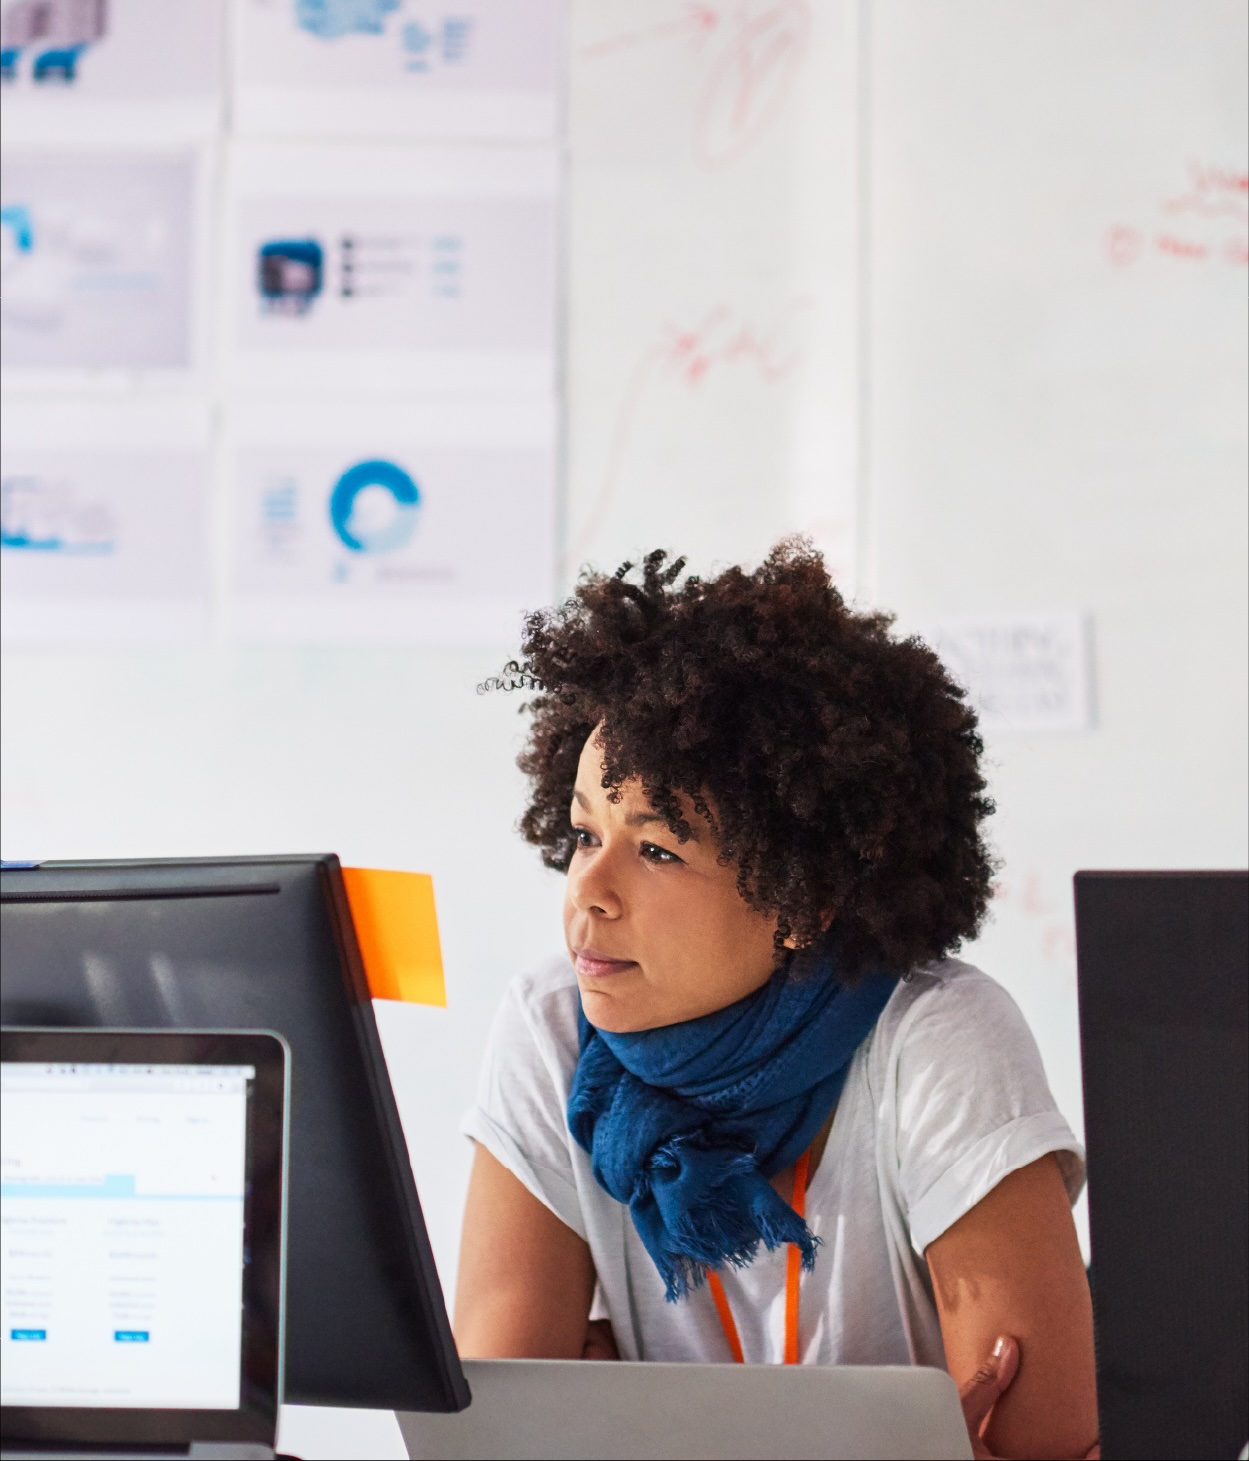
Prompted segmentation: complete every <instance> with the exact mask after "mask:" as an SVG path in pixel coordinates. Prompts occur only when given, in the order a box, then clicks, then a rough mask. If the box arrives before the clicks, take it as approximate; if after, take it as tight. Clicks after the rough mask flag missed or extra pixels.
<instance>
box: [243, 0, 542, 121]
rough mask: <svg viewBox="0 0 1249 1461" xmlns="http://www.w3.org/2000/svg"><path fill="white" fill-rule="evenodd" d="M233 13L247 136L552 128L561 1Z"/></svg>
mask: <svg viewBox="0 0 1249 1461" xmlns="http://www.w3.org/2000/svg"><path fill="white" fill-rule="evenodd" d="M235 14H236V16H237V48H236V56H235V76H236V94H235V117H236V121H237V125H238V127H239V129H240V131H242V132H245V133H246V132H249V131H250V132H260V133H265V134H266V135H270V136H275V135H277V136H282V135H285V136H301V135H304V136H307V135H322V136H325V135H333V136H339V137H351V136H356V137H361V136H374V137H375V136H392V137H425V138H430V139H436V138H453V137H454V138H464V139H476V140H482V141H491V140H499V141H503V140H512V141H519V140H527V141H533V140H542V139H551V138H554V136H555V134H556V127H557V121H558V114H559V108H558V89H559V84H560V70H561V64H562V41H563V36H562V30H563V4H562V0H464V3H439V0H432V3H431V0H237V3H236V7H235Z"/></svg>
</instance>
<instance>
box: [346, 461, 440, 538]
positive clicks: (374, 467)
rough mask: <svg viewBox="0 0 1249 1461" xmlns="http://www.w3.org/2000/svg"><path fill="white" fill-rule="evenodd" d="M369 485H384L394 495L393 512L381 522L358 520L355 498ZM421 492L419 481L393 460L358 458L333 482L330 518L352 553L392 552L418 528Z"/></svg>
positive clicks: (382, 486)
mask: <svg viewBox="0 0 1249 1461" xmlns="http://www.w3.org/2000/svg"><path fill="white" fill-rule="evenodd" d="M369 487H381V488H383V489H384V490H385V491H387V492H389V493H390V495H391V497H392V498H393V499H394V512H393V514H392V515H391V517H390V519H389V521H387V522H386V523H384V524H381V525H380V526H376V527H375V526H372V525H369V526H364V525H362V524H361V523H360V522H358V521H355V520H354V519H355V518H356V516H357V514H356V498H357V497H359V495H360V494H361V493H362V492H364V491H365V490H366V489H367V488H369ZM420 503H421V493H420V489H419V488H418V487H417V485H416V483H415V482H414V481H413V480H412V478H411V477H410V476H409V475H408V474H407V472H405V471H404V470H403V468H402V467H397V466H396V465H395V464H394V462H383V461H371V462H357V463H356V465H355V466H354V467H349V468H348V469H347V470H346V471H345V472H344V473H343V475H342V476H341V477H340V478H339V479H338V481H337V482H336V483H335V484H334V490H333V492H331V493H330V522H331V523H332V524H333V527H334V531H335V532H336V533H337V534H338V536H339V538H340V539H341V541H342V542H343V543H345V544H346V546H347V547H348V548H350V549H351V551H352V552H353V553H393V552H394V551H395V549H396V548H402V547H403V546H404V544H406V543H407V542H409V541H410V540H411V537H412V534H413V533H414V532H415V531H416V517H417V509H418V508H419V507H420Z"/></svg>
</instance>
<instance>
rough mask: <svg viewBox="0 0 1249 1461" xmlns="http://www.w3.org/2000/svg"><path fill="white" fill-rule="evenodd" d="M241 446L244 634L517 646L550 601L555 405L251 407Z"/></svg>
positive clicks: (238, 545)
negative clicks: (526, 622) (531, 616)
mask: <svg viewBox="0 0 1249 1461" xmlns="http://www.w3.org/2000/svg"><path fill="white" fill-rule="evenodd" d="M314 417H315V419H314ZM234 437H235V439H234V441H233V443H232V448H231V452H230V459H229V470H230V475H231V479H232V498H233V501H232V519H233V524H232V533H231V554H232V559H233V563H232V569H231V582H232V603H231V614H230V618H231V621H232V624H233V626H234V628H235V629H236V631H237V632H238V633H239V634H240V635H241V636H243V637H246V638H263V639H285V640H302V641H329V642H334V641H341V640H361V639H364V640H376V641H402V640H408V641H426V642H430V641H434V642H437V641H443V642H452V643H454V642H471V641H483V640H484V641H490V640H495V641H498V640H509V639H512V638H514V637H515V636H516V634H517V633H518V631H519V628H520V622H521V616H522V615H523V614H524V613H525V612H526V611H528V610H531V609H533V608H536V607H540V606H542V605H545V604H546V603H547V602H549V600H550V597H551V593H552V590H553V581H554V565H553V550H554V538H555V530H554V529H555V524H554V510H555V413H554V410H553V409H552V408H549V407H546V406H502V405H500V406H485V405H472V406H469V405H463V406H458V407H452V406H447V407H444V408H435V407H432V406H430V405H429V404H421V405H417V404H412V405H411V406H404V407H399V406H396V407H391V408H381V407H370V408H359V409H351V408H346V407H339V408H337V409H326V410H322V411H319V412H315V413H313V412H310V411H309V410H308V408H306V407H300V406H296V405H294V404H293V403H292V404H288V405H286V406H283V407H281V408H278V407H276V406H275V407H272V408H269V409H260V410H258V409H256V408H254V407H253V408H250V409H243V410H240V412H239V413H238V415H237V416H236V419H235V433H234Z"/></svg>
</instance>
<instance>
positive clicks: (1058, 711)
mask: <svg viewBox="0 0 1249 1461" xmlns="http://www.w3.org/2000/svg"><path fill="white" fill-rule="evenodd" d="M1089 631H1090V622H1089V620H1088V619H1087V618H1085V617H1084V616H1083V615H1080V614H1070V613H1068V614H1056V615H1052V616H1047V617H1035V618H1018V619H995V620H989V619H985V620H963V621H959V622H952V623H946V624H943V625H941V626H940V627H939V628H937V629H935V630H933V631H932V632H930V633H928V634H926V635H924V638H926V639H927V640H928V642H929V643H930V644H931V645H932V647H933V648H934V649H935V650H936V651H937V653H938V654H939V655H940V656H941V658H942V660H944V662H945V664H946V666H947V668H948V669H949V671H950V673H951V674H952V675H953V676H954V678H955V679H956V680H957V681H958V682H959V683H960V684H962V685H964V686H966V688H967V690H968V691H969V693H970V696H971V700H972V703H973V704H974V705H975V707H976V709H977V711H978V713H979V715H980V723H981V725H982V726H983V727H984V729H985V730H986V731H989V732H995V731H1008V732H1010V731H1013V732H1017V733H1033V734H1035V733H1038V732H1041V733H1044V732H1062V731H1083V730H1088V729H1089V727H1090V725H1091V723H1092V693H1091V684H1090V672H1091V662H1090V656H1089V652H1088V643H1089Z"/></svg>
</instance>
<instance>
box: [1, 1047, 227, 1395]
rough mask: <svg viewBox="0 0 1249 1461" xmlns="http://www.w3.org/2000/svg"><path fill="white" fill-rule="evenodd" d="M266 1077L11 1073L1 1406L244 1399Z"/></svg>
mask: <svg viewBox="0 0 1249 1461" xmlns="http://www.w3.org/2000/svg"><path fill="white" fill-rule="evenodd" d="M255 1073H256V1072H255V1067H254V1066H251V1065H237V1066H209V1065H186V1066H179V1065H132V1064H122V1065H97V1064H55V1063H50V1064H44V1065H36V1064H32V1063H25V1062H23V1063H15V1062H8V1061H6V1062H4V1063H3V1064H0V1100H2V1107H0V1110H2V1112H3V1114H2V1117H0V1268H2V1270H3V1271H2V1274H0V1321H2V1323H3V1329H2V1330H0V1335H2V1340H0V1345H2V1349H0V1353H2V1354H3V1361H2V1363H0V1399H2V1401H3V1404H5V1405H23V1406H31V1405H42V1406H93V1407H125V1408H132V1407H156V1408H160V1407H167V1408H175V1409H197V1410H226V1409H229V1410H233V1409H236V1408H237V1407H238V1406H239V1404H240V1375H241V1370H242V1334H243V1266H244V1201H245V1196H246V1192H245V1183H246V1174H247V1125H248V1123H247V1109H248V1101H249V1099H250V1095H251V1090H252V1085H253V1082H254V1079H255Z"/></svg>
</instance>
